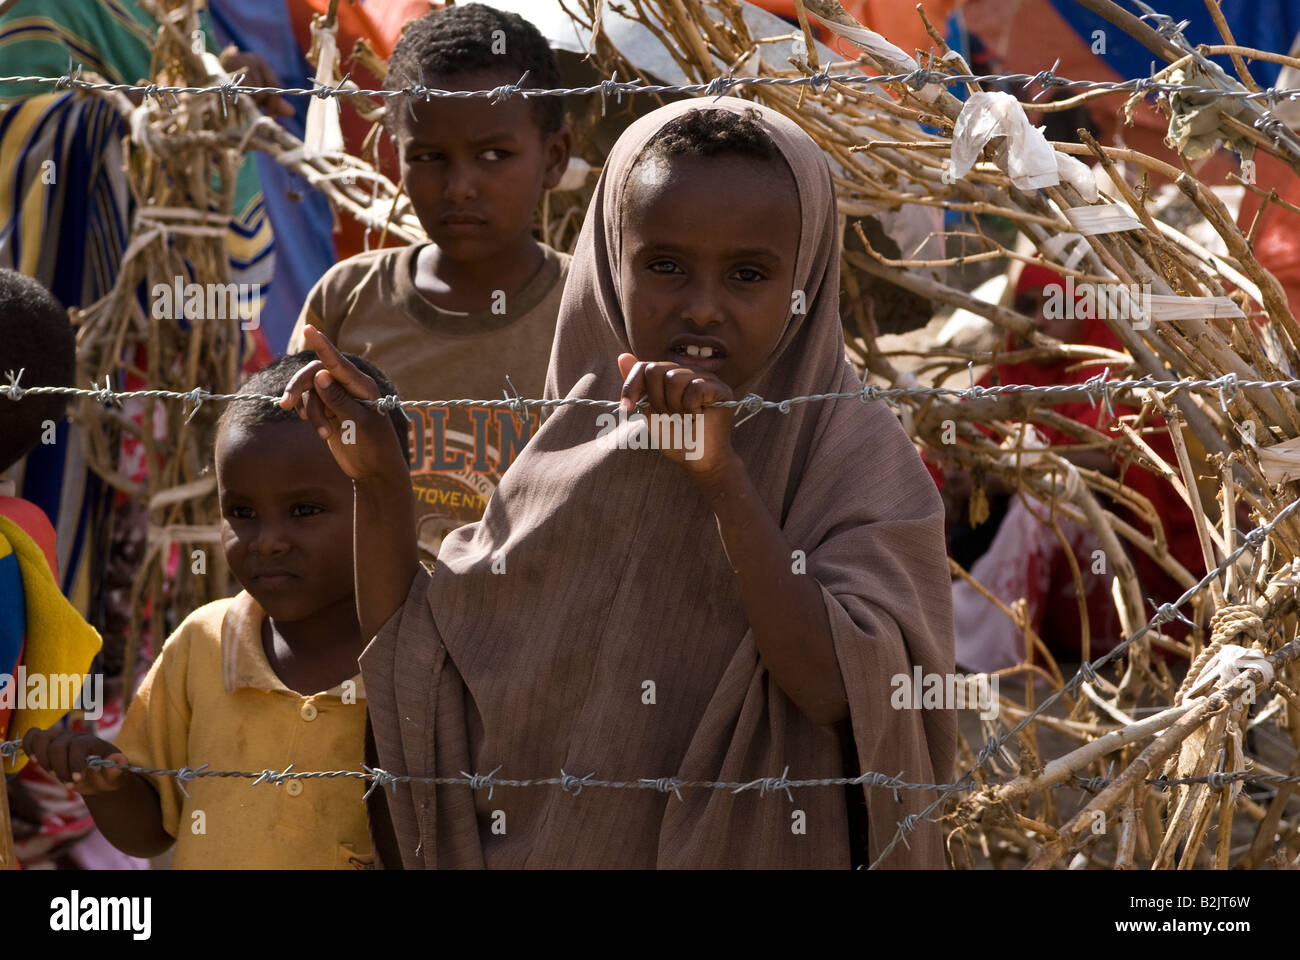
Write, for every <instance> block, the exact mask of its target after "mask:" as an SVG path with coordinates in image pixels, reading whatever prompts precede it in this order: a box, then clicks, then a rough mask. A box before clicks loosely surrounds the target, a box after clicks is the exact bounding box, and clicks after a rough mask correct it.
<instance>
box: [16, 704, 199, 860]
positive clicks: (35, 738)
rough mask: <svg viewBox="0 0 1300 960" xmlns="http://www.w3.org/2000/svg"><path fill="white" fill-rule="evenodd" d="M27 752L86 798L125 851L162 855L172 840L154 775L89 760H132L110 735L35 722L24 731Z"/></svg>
mask: <svg viewBox="0 0 1300 960" xmlns="http://www.w3.org/2000/svg"><path fill="white" fill-rule="evenodd" d="M23 752H24V753H26V754H27V756H28V757H29V758H30V760H31V762H33V763H35V764H36V765H37V766H39V767H43V768H44V769H46V770H48V771H49V772H50V773H52V774H54V775H55V776H56V777H58V778H59V780H60V781H61V782H62V783H66V784H67V785H68V786H70V787H71V788H72V789H73V790H76V791H77V792H78V793H79V794H81V795H82V797H84V798H85V800H86V806H87V807H88V808H89V810H90V815H91V816H92V817H94V818H95V826H97V827H99V830H100V832H101V833H103V834H104V836H105V837H107V838H108V841H109V842H110V843H111V844H113V846H115V847H117V849H119V850H121V851H122V852H123V853H126V854H129V855H131V856H133V857H156V856H158V855H159V854H160V853H162V852H163V851H165V850H167V848H169V847H170V846H171V845H172V843H173V840H172V837H171V835H170V834H169V833H167V831H166V830H164V829H163V825H162V804H161V803H160V801H159V799H158V791H157V790H155V789H154V787H153V784H151V783H150V782H149V780H148V778H146V777H143V776H141V775H140V774H138V773H131V772H130V771H128V770H119V769H116V768H107V767H101V768H99V769H91V768H89V767H87V766H86V759H87V758H88V757H103V758H104V759H105V760H114V761H116V762H118V763H128V762H129V761H128V760H127V758H126V756H125V755H124V754H123V753H122V752H121V751H120V750H118V749H117V747H115V746H114V745H113V744H111V743H109V742H108V741H107V740H101V739H99V738H98V737H92V736H90V735H88V734H78V733H69V732H67V731H63V730H58V729H54V728H51V729H49V730H41V729H38V728H37V727H33V728H32V729H30V730H28V731H27V734H26V735H25V736H24V737H23Z"/></svg>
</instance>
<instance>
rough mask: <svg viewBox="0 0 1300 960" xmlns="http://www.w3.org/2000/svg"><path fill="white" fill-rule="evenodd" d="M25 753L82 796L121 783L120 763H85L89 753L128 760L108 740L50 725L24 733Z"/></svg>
mask: <svg viewBox="0 0 1300 960" xmlns="http://www.w3.org/2000/svg"><path fill="white" fill-rule="evenodd" d="M23 753H25V754H27V756H28V759H30V760H31V762H32V763H34V764H36V765H37V766H38V767H42V768H43V769H45V770H48V771H49V772H50V773H52V774H54V775H55V776H56V777H58V778H59V780H60V781H61V782H62V783H65V784H67V785H68V786H70V787H71V788H72V789H73V790H75V791H77V793H79V794H81V795H82V796H83V797H91V796H94V795H95V794H97V793H111V792H112V791H114V790H116V789H117V788H118V787H120V786H121V785H122V774H124V773H126V771H125V770H123V769H121V768H120V767H99V768H96V769H93V770H92V769H91V768H90V767H88V766H86V760H87V759H88V758H89V757H102V758H103V759H105V760H112V761H114V762H116V763H128V762H129V761H128V760H127V759H126V754H124V753H122V751H120V750H118V749H117V747H115V746H113V744H111V743H109V742H108V741H107V740H101V739H99V737H92V736H90V735H89V734H85V733H71V732H69V731H67V730H60V729H57V728H55V727H51V728H50V729H49V730H42V729H40V728H39V727H32V728H31V729H30V730H28V731H27V733H26V735H25V736H24V737H23Z"/></svg>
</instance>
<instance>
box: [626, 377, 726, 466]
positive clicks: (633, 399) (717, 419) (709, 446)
mask: <svg viewBox="0 0 1300 960" xmlns="http://www.w3.org/2000/svg"><path fill="white" fill-rule="evenodd" d="M618 372H619V374H620V376H622V377H623V391H622V404H623V410H624V412H625V413H631V412H632V411H633V410H634V409H636V404H637V402H638V401H640V399H641V398H642V397H646V398H647V399H648V400H649V409H650V412H653V413H666V414H682V415H686V416H689V415H693V414H699V415H700V419H699V420H696V421H695V423H696V424H699V427H698V429H695V430H694V431H693V433H692V434H691V440H692V442H693V444H694V447H693V448H690V449H688V448H687V447H688V445H686V444H683V447H682V448H679V449H665V448H661V449H660V453H662V454H663V455H664V456H666V457H668V458H669V459H670V460H672V461H674V462H675V463H680V464H681V465H682V466H683V467H685V468H686V470H687V472H688V473H690V475H691V477H692V478H693V479H694V480H696V481H697V482H700V483H703V482H707V481H708V480H710V479H712V478H713V477H715V476H717V475H718V474H720V473H721V472H722V471H723V470H724V469H725V468H726V467H727V466H729V465H730V461H731V459H732V458H733V457H734V456H735V451H734V450H733V449H732V446H731V426H732V424H733V423H734V422H735V413H734V411H733V410H732V408H730V407H707V408H706V406H705V405H706V404H709V403H716V402H718V401H725V400H734V399H736V398H735V395H734V394H733V393H732V392H731V388H730V387H729V386H727V385H726V384H725V383H723V382H722V381H721V380H719V379H718V378H717V377H715V376H713V375H712V374H708V373H700V372H698V371H696V370H692V369H691V368H690V367H683V366H681V365H680V364H676V363H672V362H671V361H644V360H637V358H636V357H634V356H633V355H632V354H630V353H622V354H619V357H618ZM651 430H652V436H653V435H654V428H653V426H652V427H651ZM663 433H666V431H662V432H661V433H660V435H663ZM681 436H682V437H686V432H685V424H683V430H682V433H681ZM688 454H689V456H688Z"/></svg>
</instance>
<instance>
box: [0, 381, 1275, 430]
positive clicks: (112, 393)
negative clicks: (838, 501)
mask: <svg viewBox="0 0 1300 960" xmlns="http://www.w3.org/2000/svg"><path fill="white" fill-rule="evenodd" d="M22 373H23V371H22V370H19V371H17V372H16V373H15V372H14V371H12V370H9V371H7V372H6V376H7V378H8V380H9V382H8V383H3V384H0V396H5V397H8V398H9V399H11V400H21V399H22V398H23V397H26V396H29V395H37V394H60V393H61V394H69V395H72V396H81V397H91V398H93V399H95V400H97V401H99V402H100V403H117V404H120V402H121V401H122V400H125V399H130V398H133V397H134V398H138V399H142V400H154V399H157V400H176V401H183V402H185V403H188V404H193V409H192V410H191V411H190V414H189V418H191V419H192V418H193V416H194V414H195V413H197V412H198V410H199V408H200V407H201V406H202V405H203V404H204V403H205V402H207V401H209V400H220V401H242V400H258V401H262V402H264V403H274V404H278V403H279V402H280V399H281V398H280V397H277V396H272V395H270V394H264V393H209V392H208V391H207V390H204V389H203V388H201V387H196V388H194V389H193V390H189V391H180V390H114V389H112V387H111V385H110V383H109V381H108V378H107V377H106V378H105V382H104V386H102V387H101V386H99V385H98V384H95V383H93V382H92V383H91V386H90V388H84V387H48V386H41V387H24V386H22V385H21V383H20V382H19V381H20V380H21V378H22ZM508 380H509V378H507V382H508ZM1243 389H1244V390H1255V389H1259V390H1273V389H1285V390H1300V380H1243V379H1242V378H1241V377H1240V376H1239V375H1237V374H1235V373H1228V374H1224V375H1223V376H1221V377H1217V378H1215V379H1213V380H1191V379H1179V380H1156V379H1154V378H1153V377H1151V376H1146V377H1143V378H1141V379H1137V380H1134V379H1125V380H1107V379H1102V377H1101V375H1098V376H1096V377H1092V378H1091V379H1089V380H1086V381H1084V382H1083V383H1076V384H1052V385H1048V386H1037V385H1032V384H1022V383H1006V384H1000V385H998V386H990V387H983V386H979V385H978V384H976V385H973V386H970V387H966V388H963V389H959V388H956V387H880V386H876V385H875V384H867V385H866V386H864V387H863V388H862V389H861V390H855V391H852V392H841V393H811V394H806V395H804V396H798V397H789V398H787V399H785V400H767V399H764V398H763V397H761V396H759V395H758V394H755V393H751V394H747V395H746V396H744V397H742V398H741V399H739V400H718V401H714V402H712V403H707V404H704V406H705V407H730V408H734V409H735V410H736V412H737V414H738V415H739V414H742V413H743V414H751V415H752V414H754V413H757V412H759V411H760V410H779V411H780V412H781V413H789V412H790V408H791V407H793V406H796V405H798V404H801V403H815V402H820V401H826V400H860V401H862V402H863V403H866V402H868V401H870V400H884V401H886V402H889V401H892V400H897V399H899V398H901V397H923V398H938V397H951V398H954V399H961V400H984V399H991V398H997V397H1000V396H1002V395H1004V394H1013V393H1014V394H1030V395H1036V396H1043V397H1052V396H1064V395H1069V396H1070V397H1071V398H1073V397H1075V396H1077V395H1078V394H1079V393H1084V394H1086V395H1088V397H1089V398H1090V401H1091V402H1093V403H1094V405H1095V402H1096V400H1097V399H1098V398H1100V399H1102V400H1103V401H1104V402H1105V403H1106V404H1107V406H1108V407H1109V406H1110V404H1111V401H1112V400H1113V398H1114V395H1115V394H1116V393H1125V392H1129V391H1135V390H1160V391H1165V392H1166V393H1169V394H1173V393H1177V392H1179V391H1180V390H1217V391H1218V393H1219V405H1220V407H1221V408H1222V409H1223V410H1224V412H1227V404H1228V403H1229V402H1230V401H1231V400H1232V399H1234V398H1235V397H1236V393H1237V391H1238V390H1243ZM357 402H358V403H361V404H363V405H365V406H369V407H374V408H375V409H376V410H378V411H379V412H380V413H386V412H388V411H390V410H394V409H399V408H406V407H468V406H474V407H490V408H501V409H509V410H513V411H514V412H516V413H520V412H522V411H523V410H525V409H527V408H531V407H566V406H581V407H592V408H598V409H606V410H616V409H618V408H619V406H620V401H618V400H595V399H591V398H588V397H564V398H559V399H555V400H535V399H527V398H523V397H519V396H518V395H509V396H507V397H505V398H504V399H498V400H473V399H459V400H403V399H401V398H400V397H399V396H397V395H396V394H389V395H387V396H383V397H379V398H378V399H376V400H360V399H359V400H358V401H357Z"/></svg>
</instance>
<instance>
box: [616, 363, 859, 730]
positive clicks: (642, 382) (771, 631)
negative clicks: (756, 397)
mask: <svg viewBox="0 0 1300 960" xmlns="http://www.w3.org/2000/svg"><path fill="white" fill-rule="evenodd" d="M619 371H620V373H622V375H623V376H624V378H625V381H624V386H623V399H624V401H630V402H631V403H632V404H635V403H636V402H637V401H638V400H639V399H640V398H641V397H642V396H645V397H648V398H649V400H650V406H651V409H652V410H654V411H656V412H660V413H682V414H696V413H699V414H701V415H702V418H703V422H702V426H701V428H700V429H701V447H702V448H703V449H701V450H699V451H698V454H699V456H698V457H696V458H693V459H692V458H689V457H687V456H686V455H685V454H684V452H682V451H671V450H664V451H663V453H664V454H665V455H666V456H668V457H669V458H671V459H673V460H676V461H677V462H678V463H680V464H681V465H682V466H683V467H684V468H685V469H686V470H687V471H688V472H689V473H690V475H691V478H692V479H693V480H694V481H695V483H696V486H697V487H698V488H699V490H700V491H701V493H703V494H704V497H705V499H707V500H708V503H709V506H710V507H712V508H713V513H714V516H716V517H717V521H718V533H719V534H720V535H721V536H722V545H723V548H724V549H725V550H726V552H727V559H728V560H729V561H730V562H731V568H732V571H733V572H734V573H735V575H736V583H737V585H738V586H739V588H740V596H741V601H742V602H743V603H744V606H745V615H746V617H747V618H748V619H749V625H750V629H752V630H753V631H754V640H755V642H756V643H757V645H758V652H759V655H760V656H761V657H762V658H763V663H764V665H765V666H766V667H767V669H768V670H769V671H770V672H771V674H772V677H773V679H775V680H776V682H777V684H778V685H779V686H780V687H781V689H782V690H784V691H785V693H786V696H788V697H789V698H790V699H791V700H793V701H794V703H795V706H797V707H798V708H799V709H800V710H801V711H802V712H803V713H804V715H805V716H807V717H808V719H810V720H812V721H813V722H814V723H817V724H832V723H837V722H839V721H840V720H843V719H844V718H845V717H847V716H848V715H849V705H848V694H846V693H845V690H844V678H843V677H842V676H841V675H840V666H839V660H838V659H837V658H836V656H835V643H834V640H833V638H832V636H831V623H830V616H829V614H827V612H826V603H825V601H824V600H823V599H822V592H821V587H820V586H819V585H818V583H817V581H816V580H815V579H814V578H812V577H810V576H806V575H801V574H797V573H794V572H793V570H792V566H793V564H792V557H793V548H792V547H791V545H790V542H789V541H788V540H787V539H786V536H785V533H784V532H783V531H782V530H781V527H780V525H779V524H778V523H777V522H776V518H775V517H773V516H772V514H771V513H769V512H768V509H767V507H766V506H764V504H763V502H762V500H761V499H760V498H759V495H758V491H757V490H756V489H755V488H754V484H753V481H752V480H750V477H749V471H748V470H746V469H745V464H744V462H743V461H741V459H740V457H739V456H737V454H736V452H735V450H734V449H733V448H732V446H731V424H732V422H733V420H734V415H733V414H732V412H731V411H730V410H729V409H727V408H725V407H710V408H707V409H705V407H704V405H705V404H708V403H713V402H716V401H721V400H731V399H734V398H733V396H732V392H731V389H730V388H729V387H728V386H727V385H726V384H725V383H723V382H722V381H721V380H719V379H718V378H716V377H713V376H704V375H700V374H697V373H695V372H693V371H691V370H689V369H688V368H684V367H680V366H678V365H676V364H673V363H638V362H637V361H636V358H635V357H633V356H632V355H631V354H623V355H622V356H620V357H619ZM625 406H626V404H625Z"/></svg>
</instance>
